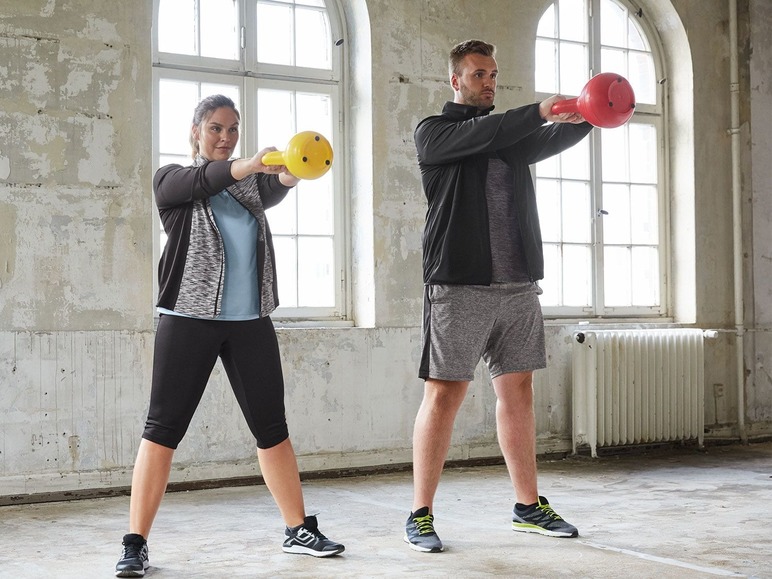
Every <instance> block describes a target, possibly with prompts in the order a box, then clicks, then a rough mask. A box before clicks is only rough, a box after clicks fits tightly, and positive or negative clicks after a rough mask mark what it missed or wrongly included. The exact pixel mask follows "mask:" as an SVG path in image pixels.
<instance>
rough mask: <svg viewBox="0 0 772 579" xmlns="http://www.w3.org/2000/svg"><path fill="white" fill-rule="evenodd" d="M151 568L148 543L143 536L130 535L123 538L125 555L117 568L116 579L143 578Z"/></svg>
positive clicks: (122, 555)
mask: <svg viewBox="0 0 772 579" xmlns="http://www.w3.org/2000/svg"><path fill="white" fill-rule="evenodd" d="M148 567H150V561H149V559H148V551H147V541H145V537H143V536H142V535H137V534H136V533H129V534H128V535H124V536H123V553H122V554H121V558H120V559H119V560H118V564H117V565H116V566H115V576H116V577H142V576H143V575H144V574H145V569H147V568H148Z"/></svg>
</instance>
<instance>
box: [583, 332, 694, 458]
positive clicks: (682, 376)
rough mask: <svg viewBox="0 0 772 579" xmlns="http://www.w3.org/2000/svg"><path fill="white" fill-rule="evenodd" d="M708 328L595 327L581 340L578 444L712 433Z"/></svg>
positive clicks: (653, 440) (594, 451)
mask: <svg viewBox="0 0 772 579" xmlns="http://www.w3.org/2000/svg"><path fill="white" fill-rule="evenodd" d="M704 335H705V333H704V332H703V330H700V329H662V330H588V331H584V332H577V333H576V334H574V338H575V339H574V340H573V352H572V357H573V413H574V421H573V448H574V453H576V450H577V447H580V446H589V447H590V452H591V454H592V456H593V457H595V456H597V448H598V447H607V446H623V445H634V444H648V443H657V442H668V441H683V440H689V439H696V440H697V441H698V443H699V445H700V446H702V442H703V435H704V423H705V412H704V400H705V384H704V364H703V361H704V349H703V340H704Z"/></svg>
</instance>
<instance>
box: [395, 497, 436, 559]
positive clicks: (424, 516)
mask: <svg viewBox="0 0 772 579" xmlns="http://www.w3.org/2000/svg"><path fill="white" fill-rule="evenodd" d="M404 541H405V543H407V544H408V545H410V548H411V549H413V550H414V551H421V552H422V553H439V552H440V551H442V549H443V547H442V541H440V538H439V537H438V536H437V533H436V532H435V531H434V515H430V514H429V507H421V508H420V509H418V510H417V511H416V512H414V513H410V516H409V517H408V518H407V523H405V537H404Z"/></svg>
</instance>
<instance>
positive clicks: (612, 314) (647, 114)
mask: <svg viewBox="0 0 772 579" xmlns="http://www.w3.org/2000/svg"><path fill="white" fill-rule="evenodd" d="M611 1H613V2H615V3H616V4H618V5H620V6H623V7H624V8H626V9H627V10H628V12H629V15H628V17H629V18H635V17H636V16H638V18H637V19H635V20H634V22H635V25H636V26H637V28H638V30H639V32H640V34H641V35H642V36H643V37H644V38H645V39H646V41H647V42H648V44H649V48H650V51H651V52H650V54H651V56H652V62H653V65H654V75H655V80H657V86H656V94H655V100H656V102H655V103H654V104H650V103H636V109H635V114H634V115H633V116H632V118H631V119H630V120H629V121H628V123H627V125H630V124H636V123H638V124H647V125H649V124H650V125H653V126H654V127H655V130H656V132H657V144H656V150H657V182H656V187H657V192H658V216H657V217H658V226H659V243H658V257H659V267H660V272H659V297H660V300H659V305H656V306H624V307H616V306H615V307H611V306H606V304H605V301H604V295H603V294H604V287H603V286H604V280H603V272H604V271H605V269H604V267H605V263H604V255H603V254H604V247H605V246H604V245H603V227H602V218H603V216H602V214H601V213H600V211H601V210H602V209H603V207H602V205H603V201H602V199H603V197H602V188H603V180H602V160H601V131H603V130H618V129H594V130H593V131H592V132H591V133H590V135H589V136H588V139H590V142H589V154H590V178H589V179H590V204H591V209H590V210H591V215H592V220H591V228H592V237H591V241H590V244H591V268H592V271H591V277H592V280H591V281H592V284H593V287H592V300H593V303H592V304H590V306H584V307H583V306H561V305H558V306H552V305H543V306H542V311H543V314H544V317H545V318H547V319H551V320H558V319H566V320H574V319H588V318H591V319H596V320H601V319H613V320H614V321H620V320H622V319H626V320H633V319H641V320H650V319H652V318H656V319H658V320H661V321H667V320H668V319H670V318H671V316H672V288H671V280H672V279H673V277H672V270H671V252H670V247H671V232H670V197H671V194H670V186H669V167H668V147H667V143H668V138H669V135H668V121H667V117H668V106H667V90H666V82H665V80H662V79H666V74H665V73H664V66H663V63H662V56H661V55H662V54H663V52H662V48H661V45H660V42H659V38H658V36H657V34H656V31H655V30H654V28H653V27H652V26H651V25H650V24H649V23H648V21H647V20H646V18H645V15H641V14H639V13H638V12H637V9H636V8H635V7H634V6H632V5H631V4H630V3H629V2H627V0H611ZM556 3H557V0H556V1H555V2H553V3H552V4H551V5H549V6H547V7H545V9H544V11H543V12H542V16H543V15H544V14H545V13H546V11H547V10H548V9H549V8H550V6H552V5H554V4H556ZM587 7H588V11H589V13H588V14H587V24H588V27H589V30H588V31H587V54H588V59H589V62H588V63H587V64H588V66H587V68H588V71H589V77H590V78H592V76H594V75H595V74H597V73H598V72H602V71H601V70H600V62H601V47H602V45H601V42H600V19H599V18H596V17H595V16H594V15H596V14H597V15H599V14H600V0H587ZM542 16H540V17H539V18H540V20H541V17H542ZM541 38H544V37H541V36H537V37H536V40H538V39H541ZM553 40H555V41H557V42H560V41H561V39H558V38H555V39H553ZM534 46H535V44H534ZM558 58H559V55H558ZM558 66H559V64H558ZM561 94H563V93H561ZM535 95H536V98H537V100H544V99H546V98H548V97H549V96H551V94H547V93H542V92H535ZM564 96H566V97H567V98H572V97H575V96H578V95H568V94H564ZM531 170H532V174H533V175H534V178H535V173H536V172H535V168H534V167H532V169H531ZM562 243H563V242H561V244H562ZM565 283H566V282H565V280H563V281H562V284H563V285H565Z"/></svg>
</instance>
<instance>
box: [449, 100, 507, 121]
mask: <svg viewBox="0 0 772 579" xmlns="http://www.w3.org/2000/svg"><path fill="white" fill-rule="evenodd" d="M494 108H496V107H495V106H490V107H488V108H487V109H482V110H480V109H478V108H477V107H475V106H472V105H463V104H460V103H456V102H453V101H448V102H446V103H445V106H444V107H442V114H443V115H444V116H447V117H451V118H452V119H454V120H466V119H471V118H474V117H481V116H484V115H487V114H488V113H490V112H491V111H492V110H493V109H494Z"/></svg>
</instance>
